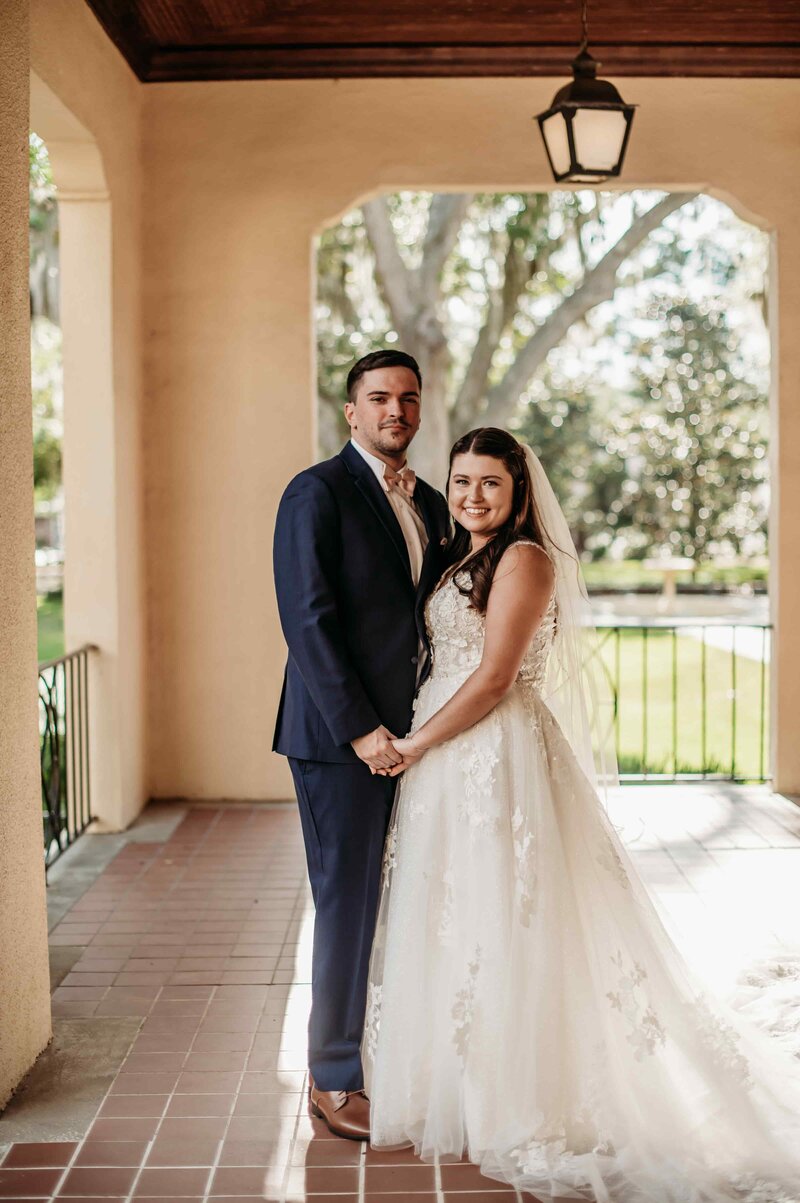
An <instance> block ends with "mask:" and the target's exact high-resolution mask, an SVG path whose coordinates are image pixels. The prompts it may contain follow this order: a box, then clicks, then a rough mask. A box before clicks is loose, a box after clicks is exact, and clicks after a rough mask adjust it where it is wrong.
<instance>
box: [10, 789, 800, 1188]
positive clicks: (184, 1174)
mask: <svg viewBox="0 0 800 1203" xmlns="http://www.w3.org/2000/svg"><path fill="white" fill-rule="evenodd" d="M622 797H623V800H622V801H620V802H618V803H617V806H616V810H615V814H616V817H617V818H618V819H621V820H623V821H624V823H625V834H626V835H627V836H628V837H629V838H631V839H632V840H633V841H634V842H633V844H632V850H633V851H634V854H635V856H636V857H637V861H638V863H639V866H640V868H641V870H642V872H643V874H644V875H645V877H646V878H647V880H648V883H649V884H650V885H651V888H652V889H653V891H654V893H655V895H656V897H657V899H658V901H659V905H661V906H662V908H663V911H664V914H665V917H666V918H667V919H668V921H669V922H670V923H671V924H672V926H673V928H674V930H676V932H680V930H681V929H682V928H684V927H685V928H686V929H687V930H688V928H690V927H691V928H692V929H693V930H696V929H697V926H698V923H697V920H698V917H699V915H700V914H701V912H703V913H705V915H706V917H707V918H708V917H709V916H712V918H710V919H709V922H711V924H712V926H713V923H714V922H715V921H716V920H715V919H714V918H713V916H714V915H715V914H716V915H722V914H723V912H725V913H728V915H729V911H727V909H726V908H727V907H728V905H729V895H731V896H732V895H733V894H734V893H735V894H736V895H737V896H738V895H739V894H740V893H741V891H742V888H743V886H744V888H745V889H748V888H749V887H750V886H754V883H757V882H761V883H762V884H763V883H764V882H765V881H767V879H768V880H769V883H770V890H769V893H768V895H767V898H766V902H765V901H764V893H763V890H762V889H760V888H759V889H758V890H757V891H755V892H757V893H758V895H759V897H760V898H761V901H762V904H763V908H764V909H763V910H762V912H761V915H760V918H759V917H758V915H756V920H755V928H753V905H752V903H751V905H750V907H749V910H748V914H749V918H750V921H751V935H753V932H755V933H756V935H755V936H754V937H753V939H754V940H756V937H757V939H758V940H761V942H762V944H763V945H764V946H766V945H767V943H768V942H769V941H770V940H773V939H775V938H776V937H777V936H779V935H781V934H783V935H785V934H786V933H785V932H784V933H781V932H780V931H779V927H780V924H779V923H778V922H777V917H778V916H779V914H780V913H785V912H783V909H782V908H783V906H784V905H786V906H789V905H792V900H791V899H790V896H789V893H788V892H787V893H786V894H784V895H783V896H780V894H779V892H776V891H777V890H778V889H779V887H778V886H776V882H778V883H780V882H783V883H784V886H785V889H786V891H789V890H791V889H792V888H795V889H796V883H797V880H798V873H797V869H798V868H800V838H799V837H800V811H799V810H798V809H797V808H796V807H794V806H792V804H790V803H788V802H786V801H785V800H783V799H774V798H770V797H769V795H768V794H767V793H766V791H763V790H762V791H751V792H750V793H749V794H748V791H739V792H738V793H736V792H735V791H729V793H728V794H726V793H725V792H722V793H719V792H717V793H714V792H713V791H712V792H709V791H701V790H697V789H696V788H695V789H694V790H691V789H690V790H688V791H687V790H683V791H679V790H676V789H674V788H673V789H672V790H670V791H666V792H665V791H664V790H663V789H662V790H660V791H659V790H658V789H651V790H647V789H645V790H636V791H632V790H631V791H626V792H624V794H623V796H622ZM759 855H760V862H759V859H758V858H759ZM737 856H738V860H737ZM727 881H730V882H732V883H733V886H734V888H733V889H730V890H729V889H728V887H726V885H725V883H726V882H727ZM792 883H794V885H792ZM780 888H783V887H780ZM751 897H752V893H751ZM793 906H794V910H793V914H796V913H797V898H796V894H795V897H794V900H793ZM767 908H769V909H767ZM779 908H780V909H779ZM734 921H736V922H738V920H734ZM311 922H312V915H311V911H310V902H309V894H308V888H307V884H306V875H305V862H304V858H303V852H302V844H301V840H300V831H299V824H298V822H297V818H296V815H295V813H294V811H293V810H291V809H288V810H286V809H284V810H281V809H268V808H263V807H245V808H231V809H225V808H219V809H213V808H194V809H190V810H189V811H188V812H187V814H186V817H185V818H184V820H183V822H182V823H181V824H180V825H179V826H178V827H177V829H176V830H175V832H174V834H173V835H172V836H171V838H169V839H168V840H167V841H166V842H165V843H157V844H128V845H127V846H126V847H125V848H123V849H122V851H121V852H120V853H119V854H118V855H117V856H116V857H115V858H114V860H112V861H111V863H110V864H109V865H108V867H107V868H106V869H105V870H104V871H103V872H102V874H101V875H100V876H99V878H98V879H97V881H96V882H95V884H94V885H92V886H91V888H90V889H89V890H88V891H87V892H86V893H85V894H84V895H83V897H82V898H80V900H79V901H78V902H76V903H75V904H74V905H73V906H72V908H71V910H70V911H69V912H68V913H67V914H66V915H65V917H64V918H63V919H62V921H61V922H60V923H59V924H58V925H57V927H56V928H55V929H54V931H53V933H52V936H51V939H52V941H53V942H54V943H57V944H61V945H69V946H75V945H81V946H83V953H82V955H81V956H80V959H79V960H78V961H77V963H76V964H75V966H74V968H73V970H72V971H71V972H70V974H69V975H68V976H67V977H66V978H65V979H64V981H63V982H62V983H61V985H60V986H59V987H58V989H57V990H56V992H55V994H54V996H53V1009H54V1014H56V1015H61V1016H71V1017H90V1016H100V1015H104V1016H120V1015H124V1016H133V1017H141V1019H142V1024H141V1028H140V1030H139V1033H138V1035H137V1037H136V1039H135V1041H134V1043H133V1045H132V1047H131V1049H130V1052H129V1054H128V1056H127V1058H126V1060H125V1061H124V1063H123V1064H122V1066H121V1069H120V1071H119V1073H118V1074H117V1075H116V1077H115V1079H114V1081H113V1084H112V1086H111V1089H110V1091H109V1093H108V1094H107V1096H106V1098H105V1100H104V1101H103V1103H102V1105H101V1107H100V1110H99V1112H98V1114H97V1117H96V1119H95V1120H94V1122H93V1124H92V1126H91V1128H90V1129H89V1131H88V1133H87V1135H86V1137H85V1138H84V1139H83V1140H81V1141H77V1142H57V1141H54V1142H50V1143H37V1144H14V1145H12V1146H11V1148H10V1150H9V1152H8V1154H7V1156H6V1158H5V1161H4V1162H3V1164H2V1167H0V1197H2V1198H3V1199H4V1200H6V1201H7V1200H8V1199H18V1200H21V1199H31V1198H37V1199H44V1198H54V1197H58V1198H69V1199H71V1200H72V1203H77V1201H78V1200H81V1199H89V1198H92V1199H96V1198H98V1197H102V1198H104V1199H115V1200H119V1201H120V1203H122V1201H123V1200H132V1199H135V1200H137V1201H143V1200H146V1199H151V1200H155V1199H158V1200H161V1201H164V1200H171V1199H175V1200H178V1199H180V1200H181V1201H182V1203H187V1201H189V1200H196V1201H197V1203H199V1201H200V1200H207V1199H215V1200H224V1199H229V1200H231V1203H233V1201H234V1200H236V1201H237V1203H241V1201H242V1200H243V1199H261V1200H275V1201H276V1203H288V1201H293V1200H302V1199H304V1198H306V1197H312V1196H313V1197H316V1196H320V1201H321V1203H322V1200H323V1199H324V1197H325V1196H326V1195H327V1196H329V1197H330V1198H331V1203H334V1199H335V1200H337V1201H338V1203H343V1201H344V1200H353V1201H355V1200H367V1201H369V1200H378V1199H380V1200H383V1203H390V1199H391V1197H392V1196H393V1197H394V1199H395V1200H397V1199H401V1198H403V1199H404V1198H409V1199H411V1198H412V1197H413V1200H414V1203H424V1201H426V1200H431V1203H433V1201H434V1200H440V1201H441V1200H447V1201H448V1203H455V1200H461V1203H466V1201H467V1200H469V1201H471V1203H487V1201H489V1200H495V1201H496V1203H500V1199H501V1198H502V1197H509V1196H511V1197H514V1192H513V1191H504V1190H503V1188H502V1187H500V1185H499V1184H497V1183H494V1182H491V1181H490V1180H487V1179H486V1178H483V1177H481V1176H480V1174H479V1173H478V1171H477V1170H476V1169H475V1167H473V1166H470V1165H468V1164H455V1165H454V1164H450V1165H441V1166H425V1165H422V1164H420V1163H419V1162H417V1161H415V1159H414V1158H413V1157H412V1156H410V1155H409V1154H407V1153H399V1154H398V1153H395V1154H391V1153H389V1154H381V1153H379V1152H377V1151H374V1150H371V1149H368V1148H366V1147H365V1146H362V1145H359V1144H357V1143H354V1142H349V1141H343V1140H338V1139H336V1138H332V1137H330V1134H329V1133H328V1131H327V1129H326V1128H325V1127H324V1125H322V1124H321V1123H320V1122H319V1121H316V1120H311V1119H309V1117H308V1115H307V1112H306V1105H305V1093H304V1090H305V1084H306V1076H305V1026H306V1017H307V1008H308V997H309V995H308V991H309V986H308V981H309V963H308V954H309V948H310V934H311ZM756 942H757V940H756ZM750 947H752V948H755V947H756V944H755V943H754V942H753V941H751V943H750ZM517 1197H519V1196H517Z"/></svg>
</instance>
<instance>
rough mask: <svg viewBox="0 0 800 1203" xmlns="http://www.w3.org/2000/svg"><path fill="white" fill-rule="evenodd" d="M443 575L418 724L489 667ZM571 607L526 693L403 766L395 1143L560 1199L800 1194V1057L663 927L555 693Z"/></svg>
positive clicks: (388, 1090)
mask: <svg viewBox="0 0 800 1203" xmlns="http://www.w3.org/2000/svg"><path fill="white" fill-rule="evenodd" d="M456 577H457V578H458V580H460V582H461V584H462V585H463V586H465V587H467V588H468V587H469V584H470V581H469V573H468V571H466V570H461V571H460V572H457V573H456ZM443 581H444V583H440V587H439V588H438V589H437V591H436V592H434V593H433V594H432V596H431V597H430V598H429V600H428V603H427V606H426V621H427V624H428V630H429V634H430V637H431V642H432V647H433V668H432V672H431V675H430V676H429V678H428V680H427V681H426V682H425V684H424V685H423V686H422V688H421V690H420V692H419V695H418V697H417V700H416V702H415V712H414V722H413V725H412V731H414V730H417V729H418V728H419V727H421V726H422V724H423V723H425V722H426V720H427V719H429V718H430V717H431V715H433V714H434V713H435V712H436V711H437V710H439V709H440V707H442V706H443V705H444V704H445V702H447V701H448V699H449V698H450V697H451V696H452V695H453V694H454V693H455V692H456V690H457V689H458V688H459V686H460V685H461V684H462V683H463V682H464V681H465V680H466V678H467V677H468V676H469V675H470V674H471V673H472V672H473V671H474V670H475V669H476V668H477V667H478V664H479V663H480V660H481V654H482V648H483V633H484V618H483V616H481V615H480V614H479V613H478V612H477V611H476V610H475V609H473V608H472V607H471V606H470V602H469V599H468V597H466V596H464V595H463V594H462V593H461V592H460V591H459V589H458V588H457V587H456V581H455V580H454V579H453V578H452V577H451V578H448V577H447V576H446V577H445V578H443ZM556 621H557V606H556V603H555V595H553V597H552V598H551V600H550V603H549V605H548V609H547V611H546V613H545V616H544V619H543V621H542V623H541V625H540V626H539V628H538V629H537V631H536V633H535V635H534V637H533V639H532V642H531V644H530V647H529V649H528V651H527V653H526V655H525V657H524V660H523V663H522V667H521V669H520V671H519V674H518V677H517V679H516V681H515V683H514V685H513V686H512V688H511V689H510V690H509V692H508V693H507V694H506V696H505V697H504V698H503V700H502V701H501V702H500V703H499V704H498V705H497V706H496V707H495V708H494V709H493V710H492V711H490V713H489V714H487V715H486V716H485V718H483V719H481V721H480V722H478V723H476V724H475V725H474V726H473V727H471V728H470V729H469V730H467V731H465V732H463V733H462V734H461V735H458V736H456V737H454V738H453V739H450V740H448V741H446V742H445V743H442V744H440V745H438V746H436V747H433V748H431V749H429V750H428V751H427V752H426V753H425V754H424V756H423V757H422V759H421V760H420V761H419V762H418V763H417V764H415V765H413V766H411V767H410V768H409V769H408V770H407V771H406V772H405V773H404V774H403V775H402V777H401V778H400V782H399V787H398V792H397V797H396V802H395V809H394V814H393V818H392V823H391V826H390V830H389V836H388V840H387V845H386V852H385V859H384V874H383V886H382V894H381V902H380V906H379V915H378V924H377V932H376V938H375V944H374V948H373V953H372V961H371V966H370V980H369V986H368V1000H367V1020H366V1025H365V1031H364V1040H363V1046H362V1054H363V1061H364V1069H365V1077H366V1086H367V1092H368V1094H369V1097H370V1100H371V1114H372V1143H373V1145H376V1146H384V1147H386V1146H392V1145H399V1144H401V1143H403V1142H406V1141H412V1142H413V1143H414V1145H415V1147H416V1150H417V1153H418V1154H419V1155H421V1156H422V1157H423V1158H425V1159H431V1158H433V1156H434V1155H439V1156H440V1157H442V1158H448V1157H452V1158H456V1159H458V1158H461V1156H462V1154H464V1153H466V1154H467V1155H468V1156H469V1159H470V1160H471V1161H473V1162H475V1163H477V1164H478V1165H480V1167H481V1169H482V1171H483V1172H484V1173H485V1174H487V1175H489V1176H490V1177H492V1178H496V1179H499V1180H501V1181H504V1182H509V1183H511V1184H513V1185H514V1186H515V1187H517V1188H518V1189H521V1190H525V1191H529V1192H531V1193H532V1194H534V1195H535V1196H537V1197H538V1198H540V1199H542V1200H550V1199H587V1200H593V1201H595V1203H605V1201H608V1203H722V1201H723V1200H724V1201H726V1203H727V1201H728V1200H732V1199H735V1200H743V1199H747V1200H750V1201H752V1203H755V1201H758V1203H765V1201H767V1200H782V1201H788V1200H791V1201H793V1203H796V1201H797V1200H798V1199H800V1064H798V1062H797V1061H796V1060H795V1059H794V1058H792V1057H791V1056H790V1055H789V1054H788V1053H787V1052H785V1051H784V1050H783V1049H781V1048H778V1047H777V1045H776V1044H775V1042H774V1041H772V1039H771V1038H770V1037H769V1036H767V1035H766V1034H764V1033H763V1032H761V1031H759V1030H758V1029H757V1028H756V1027H755V1026H754V1025H752V1024H750V1023H748V1022H746V1021H745V1020H743V1019H742V1018H741V1016H739V1015H738V1013H737V1012H735V1011H732V1010H731V1009H729V1008H728V1007H727V1006H725V1005H724V1004H722V1003H721V1002H718V1001H715V1000H713V999H712V998H709V997H707V996H706V994H705V993H704V991H703V989H702V988H701V986H700V985H699V983H698V981H697V980H696V979H695V977H694V975H693V973H692V971H690V969H689V968H688V966H687V965H686V964H685V962H684V960H683V958H682V957H681V955H680V953H679V952H678V950H677V948H676V947H675V945H674V944H673V943H672V941H671V939H670V937H669V936H668V934H667V932H666V930H665V928H664V927H663V925H662V923H661V920H660V918H659V917H658V914H657V912H656V910H655V908H654V906H653V904H652V902H651V901H650V898H649V897H648V894H647V892H646V890H645V888H644V886H643V884H642V883H641V881H640V879H639V878H638V875H637V873H636V870H635V869H634V867H633V865H632V863H631V860H630V858H629V856H628V854H627V853H626V851H625V849H624V847H623V845H622V844H621V842H620V840H619V838H618V836H617V832H616V830H615V828H614V826H613V825H612V823H611V822H610V820H609V819H608V817H607V814H606V812H605V809H604V807H603V805H602V803H601V801H600V798H599V797H598V795H597V793H596V792H595V790H594V788H593V786H592V785H591V784H590V782H589V780H588V779H587V777H586V776H585V775H584V773H583V771H582V769H581V768H580V766H579V764H578V761H577V759H576V757H575V755H574V754H573V752H572V748H571V746H570V744H569V743H568V742H567V740H566V738H565V737H564V734H563V732H562V730H561V728H560V727H559V725H558V723H557V722H556V719H555V718H554V716H553V714H552V713H551V711H550V709H548V706H547V705H546V704H545V701H544V700H543V697H542V693H541V685H542V682H543V681H544V679H545V668H546V664H547V658H548V652H549V650H550V647H551V644H552V641H553V637H554V632H555V629H556ZM490 1185H491V1184H490V1183H487V1187H489V1186H490Z"/></svg>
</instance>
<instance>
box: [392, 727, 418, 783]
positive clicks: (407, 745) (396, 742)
mask: <svg viewBox="0 0 800 1203" xmlns="http://www.w3.org/2000/svg"><path fill="white" fill-rule="evenodd" d="M392 747H393V748H394V750H395V752H399V753H400V755H401V756H402V757H403V763H402V764H398V765H395V770H396V772H400V773H402V771H403V769H407V768H408V766H409V765H410V764H416V763H417V761H418V760H421V759H422V757H423V755H424V754H425V749H424V748H420V747H419V746H418V745H417V744H416V743H415V742H414V738H413V736H406V738H405V739H393V740H392ZM392 776H395V773H394V772H392Z"/></svg>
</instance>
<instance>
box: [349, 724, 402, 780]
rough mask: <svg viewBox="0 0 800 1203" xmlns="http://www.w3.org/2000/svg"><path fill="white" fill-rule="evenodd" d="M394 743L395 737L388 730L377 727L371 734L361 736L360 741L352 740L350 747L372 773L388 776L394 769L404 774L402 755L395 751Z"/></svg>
mask: <svg viewBox="0 0 800 1203" xmlns="http://www.w3.org/2000/svg"><path fill="white" fill-rule="evenodd" d="M394 742H395V736H394V735H392V733H391V731H389V730H388V728H386V727H376V728H375V730H374V731H370V732H369V734H367V735H360V736H359V737H358V739H353V740H351V741H350V746H351V748H352V749H353V751H354V752H355V754H356V756H358V758H359V760H363V761H364V763H365V764H368V765H369V767H370V770H371V772H372V773H383V774H385V775H387V776H388V775H389V774H390V773H392V770H393V769H394V770H396V771H397V772H402V770H403V767H404V766H403V756H402V753H401V752H398V751H396V750H395V748H394V746H393V744H394ZM400 742H402V740H401V741H400ZM392 776H394V773H392Z"/></svg>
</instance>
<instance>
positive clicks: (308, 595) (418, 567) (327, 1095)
mask: <svg viewBox="0 0 800 1203" xmlns="http://www.w3.org/2000/svg"><path fill="white" fill-rule="evenodd" d="M421 390H422V377H421V375H420V370H419V367H418V365H417V363H416V361H415V360H414V359H412V357H411V356H410V355H406V354H404V353H403V352H402V351H375V352H373V353H372V354H371V355H365V356H364V358H363V359H360V360H359V361H358V363H356V364H354V366H353V367H352V368H351V370H350V373H349V375H348V377H347V402H346V404H345V407H344V412H345V417H346V418H347V422H348V424H349V426H350V430H351V436H352V437H351V439H350V441H349V442H348V443H347V444H346V445H345V446H344V447H343V449H342V450H341V451H340V452H339V454H338V455H335V456H334V457H333V459H329V460H325V461H324V462H323V463H321V464H317V465H315V466H314V467H313V468H307V469H306V470H305V471H304V472H301V473H300V474H299V475H298V476H296V477H295V478H294V480H292V481H291V482H290V484H289V486H288V488H287V489H286V492H285V493H284V495H283V497H282V499H281V503H280V506H279V508H278V517H277V522H276V526H275V547H274V565H275V587H276V593H277V598H278V609H279V612H280V618H281V625H282V627H283V633H284V636H285V638H286V642H287V644H288V647H289V656H288V661H287V665H286V673H285V677H284V684H283V693H282V694H281V700H280V705H279V708H278V718H277V725H276V729H275V738H274V741H273V745H272V746H273V750H274V751H276V752H280V753H281V754H283V755H284V756H287V757H288V758H289V765H290V767H291V771H292V776H293V778H294V786H295V792H296V794H297V802H298V806H299V809H300V822H301V825H302V829H303V838H304V840H305V846H306V859H307V862H308V875H309V879H310V882H311V892H312V895H313V898H314V905H315V908H316V921H315V925H314V951H313V963H312V984H311V995H312V1000H311V1017H310V1020H309V1031H308V1035H309V1053H308V1057H309V1078H310V1083H311V1086H310V1100H311V1108H312V1111H313V1112H314V1113H315V1114H316V1115H318V1116H320V1117H321V1118H322V1119H324V1120H325V1122H326V1123H327V1125H328V1127H329V1128H330V1130H331V1131H332V1132H334V1133H335V1134H336V1135H338V1136H346V1137H349V1138H351V1139H355V1140H366V1139H368V1138H369V1101H368V1099H367V1097H366V1095H365V1094H364V1091H363V1082H364V1079H363V1075H362V1069H361V1056H360V1043H361V1035H362V1029H363V1025H364V1011H365V1003H366V986H367V971H368V968H369V956H370V948H371V944H372V937H373V934H374V928H375V918H376V911H377V903H378V890H379V885H380V874H381V862H382V854H383V844H384V839H385V836H386V830H387V826H388V822H389V815H390V813H391V808H392V801H393V797H394V791H395V788H396V785H397V781H396V778H393V777H387V776H383V775H380V774H379V773H378V772H377V770H379V769H386V768H390V767H391V766H392V765H396V764H400V763H402V758H401V757H400V756H399V754H398V753H397V752H396V751H395V750H394V748H393V746H392V743H391V740H392V738H397V737H398V736H403V735H405V734H406V732H407V731H408V729H409V727H410V725H411V716H412V701H413V698H414V694H415V692H416V689H417V686H418V684H421V682H422V680H423V679H424V677H425V676H426V675H427V672H428V668H429V663H428V661H429V652H428V648H427V642H426V634H425V624H424V618H423V606H424V602H425V599H426V597H427V596H428V594H429V593H430V592H431V590H432V589H433V587H434V585H435V584H436V582H437V581H438V579H439V577H440V575H441V572H442V571H443V568H444V563H445V551H446V547H447V543H448V536H449V515H448V511H447V503H446V502H445V499H444V498H443V497H442V496H441V494H439V493H437V492H436V490H435V489H432V488H431V487H430V485H428V484H426V483H425V482H424V481H423V480H417V479H416V478H415V475H414V473H413V471H412V470H411V469H410V468H408V467H406V450H407V448H408V446H409V444H410V443H411V440H412V439H413V438H414V435H415V434H416V433H417V430H418V429H419V425H420V405H421Z"/></svg>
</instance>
